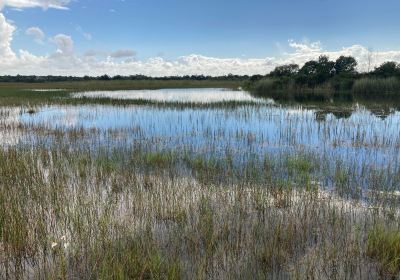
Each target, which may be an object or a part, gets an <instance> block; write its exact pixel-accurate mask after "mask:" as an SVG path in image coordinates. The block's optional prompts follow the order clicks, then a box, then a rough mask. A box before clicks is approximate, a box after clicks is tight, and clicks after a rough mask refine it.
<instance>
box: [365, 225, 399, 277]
mask: <svg viewBox="0 0 400 280" xmlns="http://www.w3.org/2000/svg"><path fill="white" fill-rule="evenodd" d="M367 255H368V256H369V257H371V258H373V259H375V260H376V261H377V262H378V263H379V266H380V268H381V272H382V274H384V275H385V276H386V277H391V278H393V279H395V278H396V277H398V276H399V275H400V230H399V229H398V228H394V229H393V228H387V227H384V226H383V225H376V226H375V227H373V228H372V229H371V230H370V231H369V233H368V244H367Z"/></svg>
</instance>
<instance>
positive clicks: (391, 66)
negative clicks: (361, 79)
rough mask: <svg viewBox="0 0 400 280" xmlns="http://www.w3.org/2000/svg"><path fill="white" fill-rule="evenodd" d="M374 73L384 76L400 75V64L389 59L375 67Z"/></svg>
mask: <svg viewBox="0 0 400 280" xmlns="http://www.w3.org/2000/svg"><path fill="white" fill-rule="evenodd" d="M373 74H375V75H377V76H379V77H383V78H388V77H393V76H398V75H400V65H399V64H398V63H396V62H394V61H388V62H385V63H383V64H382V65H381V66H379V67H377V68H375V70H374V72H373Z"/></svg>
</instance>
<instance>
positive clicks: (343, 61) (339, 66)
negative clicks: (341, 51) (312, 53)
mask: <svg viewBox="0 0 400 280" xmlns="http://www.w3.org/2000/svg"><path fill="white" fill-rule="evenodd" d="M334 67H335V70H336V74H355V73H356V67H357V61H356V60H355V58H354V57H352V56H343V55H342V56H340V57H339V58H338V59H336V62H335V65H334Z"/></svg>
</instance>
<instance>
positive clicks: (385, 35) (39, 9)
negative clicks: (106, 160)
mask: <svg viewBox="0 0 400 280" xmlns="http://www.w3.org/2000/svg"><path fill="white" fill-rule="evenodd" d="M398 11H400V1H398V0H380V1H377V0H246V1H245V0H229V1H228V0H201V1H200V0H196V1H195V0H0V75H15V74H24V75H48V74H53V75H78V76H83V75H103V74H108V75H117V74H120V75H134V74H144V75H149V76H169V75H192V74H205V75H214V76H216V75H226V74H229V73H232V74H248V75H252V74H266V73H268V72H270V71H271V70H273V69H274V68H275V67H276V66H278V65H281V64H286V63H297V64H300V65H301V64H303V63H304V62H306V61H307V60H311V59H316V58H318V56H319V55H321V54H326V55H329V56H330V58H331V59H335V58H336V57H338V56H340V55H353V56H355V57H356V58H357V60H358V61H359V67H358V68H359V70H360V71H367V70H368V69H371V68H373V67H374V66H376V65H379V64H381V63H382V62H384V61H388V60H394V61H398V62H400V36H399V35H400V34H399V27H400V17H399V16H398Z"/></svg>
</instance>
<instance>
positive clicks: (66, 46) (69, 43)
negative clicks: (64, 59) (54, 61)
mask: <svg viewBox="0 0 400 280" xmlns="http://www.w3.org/2000/svg"><path fill="white" fill-rule="evenodd" d="M52 41H53V42H54V43H55V44H56V45H57V47H58V49H57V54H61V55H72V54H73V53H74V41H73V40H72V38H71V36H68V35H65V34H58V35H56V36H54V37H53V38H52Z"/></svg>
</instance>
